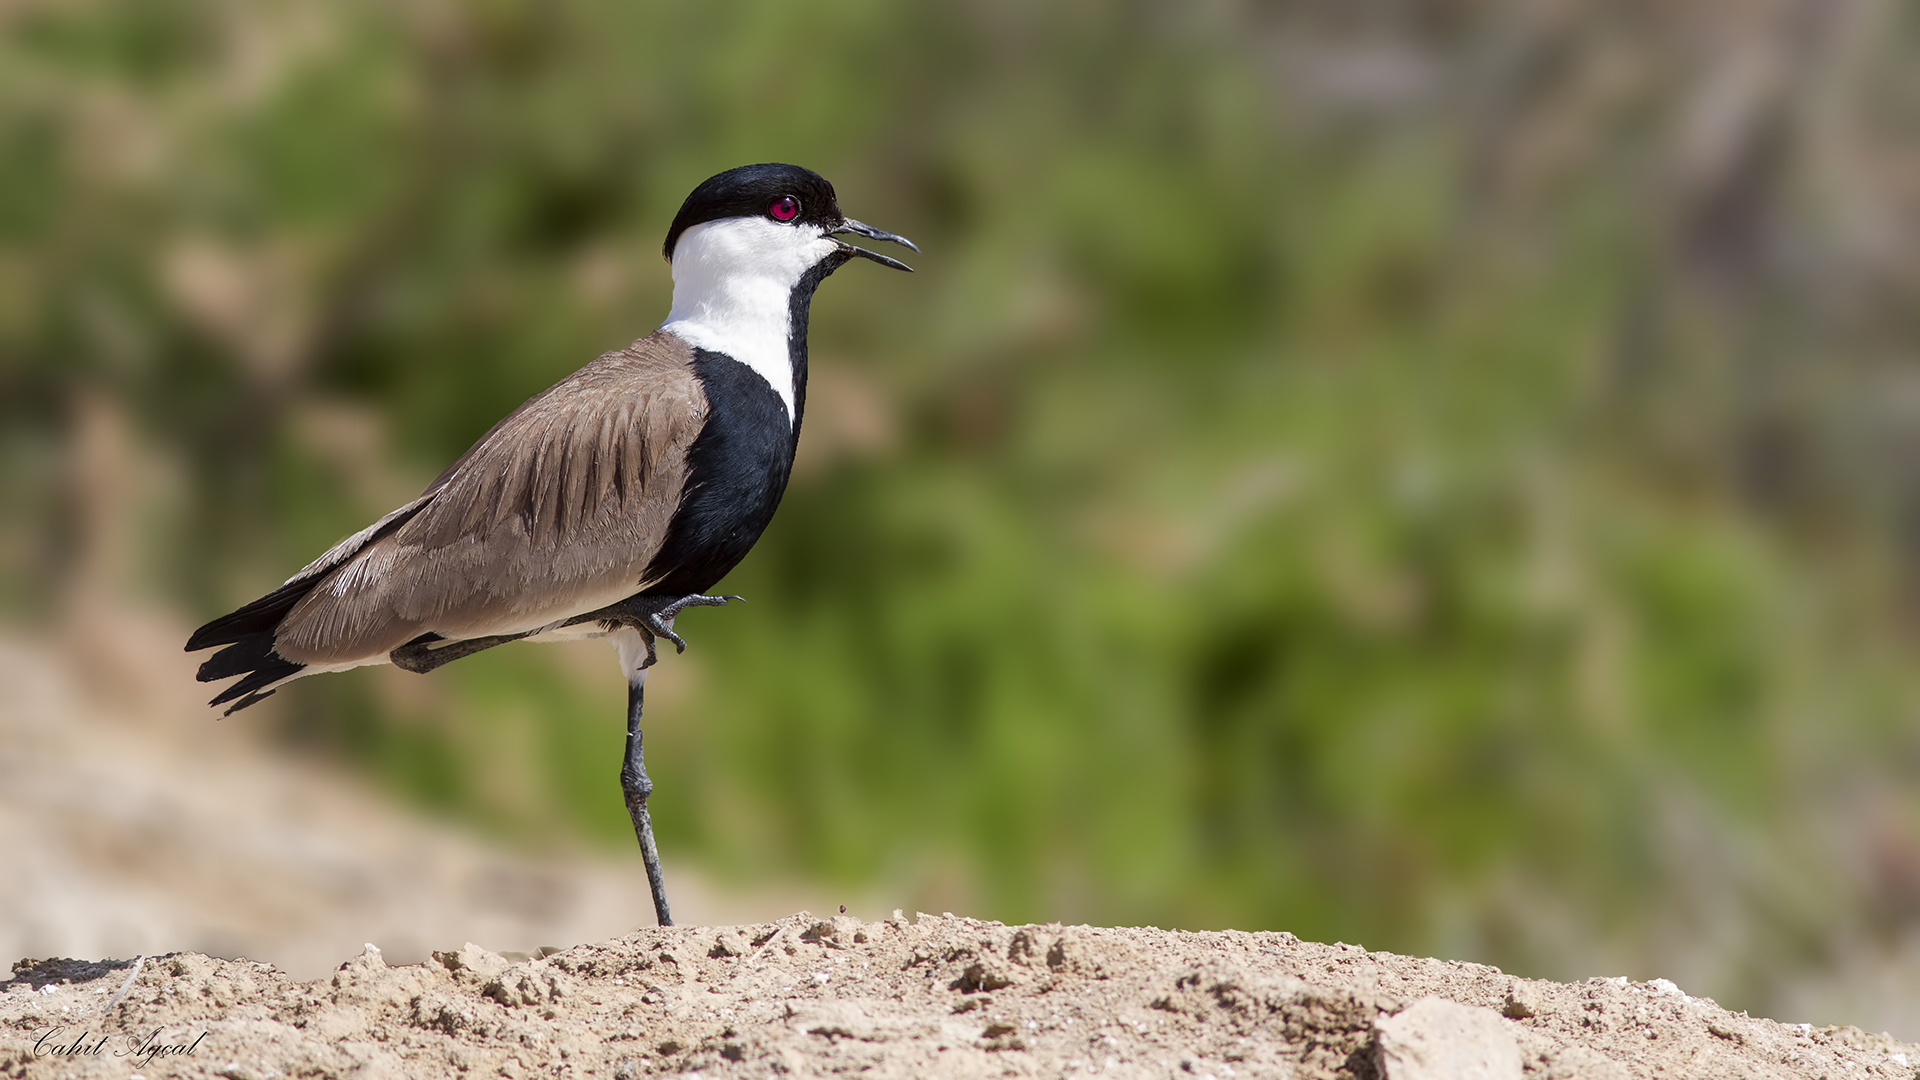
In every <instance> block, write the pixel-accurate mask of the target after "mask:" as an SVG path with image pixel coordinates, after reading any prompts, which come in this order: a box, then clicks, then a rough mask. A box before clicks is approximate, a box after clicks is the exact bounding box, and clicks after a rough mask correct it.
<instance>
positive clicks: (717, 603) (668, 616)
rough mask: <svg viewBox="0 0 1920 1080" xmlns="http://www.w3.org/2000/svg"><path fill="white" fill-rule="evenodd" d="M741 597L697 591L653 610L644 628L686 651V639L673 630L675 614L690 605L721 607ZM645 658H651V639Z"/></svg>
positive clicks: (676, 648)
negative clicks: (703, 594) (712, 594)
mask: <svg viewBox="0 0 1920 1080" xmlns="http://www.w3.org/2000/svg"><path fill="white" fill-rule="evenodd" d="M741 599H744V598H743V597H739V596H701V595H699V594H698V593H695V594H694V595H692V596H683V597H681V598H680V599H678V600H675V601H674V602H672V603H671V604H668V605H666V606H665V607H662V608H660V609H659V610H657V611H655V612H653V613H652V614H651V615H648V616H647V626H646V629H647V630H650V631H652V632H653V636H655V637H663V638H666V639H667V640H668V641H671V642H673V649H674V651H675V652H686V651H687V639H685V638H683V637H681V636H680V635H679V634H676V633H674V632H673V620H674V617H675V616H677V615H679V614H680V612H682V611H684V610H685V609H687V608H690V607H723V606H725V605H726V603H727V602H728V601H729V600H741ZM647 660H648V661H649V662H651V661H652V660H653V642H651V641H649V642H647Z"/></svg>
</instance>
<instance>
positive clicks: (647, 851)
mask: <svg viewBox="0 0 1920 1080" xmlns="http://www.w3.org/2000/svg"><path fill="white" fill-rule="evenodd" d="M642 633H645V632H644V631H642ZM652 662H653V639H652V637H651V635H649V636H648V637H647V664H651V663H652ZM646 686H647V671H646V667H645V666H644V665H643V666H641V667H640V668H639V670H637V671H635V672H633V673H632V675H631V676H630V681H629V682H628V683H627V757H626V761H625V762H623V763H622V764H621V766H620V790H621V791H622V792H623V793H624V794H625V795H626V798H627V816H628V817H630V818H632V819H633V835H634V836H635V837H636V838H638V839H639V841H640V857H641V859H643V860H644V861H645V862H646V864H647V885H648V887H649V888H651V889H652V890H653V913H654V915H655V916H656V917H657V918H658V919H659V920H660V925H661V926H672V925H673V913H672V912H670V911H668V910H667V885H666V882H665V880H663V879H662V878H661V876H660V852H659V850H658V849H657V848H655V847H654V845H653V818H652V817H651V816H649V815H648V813H647V797H648V796H650V795H652V794H653V781H652V780H650V779H648V778H647V762H646V755H645V751H644V750H643V749H642V747H641V734H640V702H641V699H642V697H643V696H644V693H645V690H646Z"/></svg>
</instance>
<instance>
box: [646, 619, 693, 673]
mask: <svg viewBox="0 0 1920 1080" xmlns="http://www.w3.org/2000/svg"><path fill="white" fill-rule="evenodd" d="M672 617H673V616H671V615H667V616H664V617H663V616H662V615H661V614H660V613H658V612H656V613H654V614H652V615H649V616H647V625H648V628H649V629H651V630H652V631H653V633H652V634H650V635H648V636H649V638H654V637H663V638H666V639H667V640H668V641H671V642H673V651H674V652H676V653H683V652H686V651H687V639H686V638H683V637H681V636H680V635H679V634H676V633H674V632H673V624H672V623H671V622H669V621H668V620H669V619H671V618H672ZM647 661H648V663H652V661H653V642H652V641H651V640H649V641H648V642H647Z"/></svg>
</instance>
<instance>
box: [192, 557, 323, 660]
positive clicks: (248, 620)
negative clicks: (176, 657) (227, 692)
mask: <svg viewBox="0 0 1920 1080" xmlns="http://www.w3.org/2000/svg"><path fill="white" fill-rule="evenodd" d="M319 583H320V581H319V576H318V575H315V576H314V577H310V578H305V579H299V580H294V581H289V582H287V583H286V584H285V585H282V586H280V587H279V588H277V589H275V590H273V591H272V592H270V593H268V594H267V595H265V596H263V597H261V598H260V599H258V600H255V601H254V602H252V603H250V604H248V605H246V606H245V607H243V608H241V609H240V610H238V611H235V612H231V613H229V614H226V615H222V616H220V617H219V618H217V619H215V620H213V621H212V622H210V623H208V624H207V625H205V626H203V627H201V628H200V629H198V630H195V631H194V632H193V636H192V637H190V638H188V639H187V651H188V652H199V651H200V650H201V649H211V648H213V647H214V646H215V645H232V644H234V643H236V642H238V641H240V640H241V639H243V638H246V637H249V636H251V635H254V634H267V635H272V633H273V631H274V628H275V627H277V626H279V625H280V620H281V619H284V618H286V617H287V612H289V611H292V610H293V606H294V605H295V604H298V603H299V602H300V600H301V598H302V597H304V596H306V595H307V594H308V593H310V592H312V591H313V587H314V586H315V585H317V584H319ZM203 670H204V669H203ZM230 674H231V673H230ZM215 677H216V678H218V677H219V676H215ZM200 678H201V681H202V682H204V681H206V679H207V676H206V675H204V674H203V675H201V676H200Z"/></svg>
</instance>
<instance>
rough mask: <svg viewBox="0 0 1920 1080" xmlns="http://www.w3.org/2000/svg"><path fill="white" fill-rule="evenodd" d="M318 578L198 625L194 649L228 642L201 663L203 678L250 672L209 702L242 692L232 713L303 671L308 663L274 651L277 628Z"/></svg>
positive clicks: (189, 643)
mask: <svg viewBox="0 0 1920 1080" xmlns="http://www.w3.org/2000/svg"><path fill="white" fill-rule="evenodd" d="M315 584H317V581H316V580H315V579H312V578H309V579H307V580H305V581H299V582H294V583H291V584H287V585H282V586H280V587H279V588H278V589H275V590H273V591H272V592H270V593H268V594H267V595H265V596H263V597H261V598H260V599H258V600H255V601H254V602H253V603H251V604H248V605H247V606H245V607H243V608H241V609H240V610H238V611H236V612H233V613H232V614H230V615H222V616H221V617H220V618H218V619H215V620H213V621H212V622H210V623H208V624H207V625H205V626H203V627H201V628H200V629H198V630H196V631H194V633H193V636H192V637H191V638H188V639H187V651H188V652H193V651H195V650H198V649H209V648H212V647H213V646H215V645H225V646H226V648H224V649H221V650H220V651H219V652H217V653H214V654H213V655H212V656H210V657H208V658H207V659H206V661H205V662H204V663H202V664H201V665H200V670H199V672H198V673H197V674H196V676H195V677H196V678H198V679H199V680H200V681H201V682H216V681H218V680H220V679H230V678H232V677H233V676H235V675H243V676H245V678H243V679H241V680H240V681H239V682H236V683H234V684H233V685H232V686H229V687H227V688H226V689H224V690H222V691H220V695H219V696H218V697H216V698H214V699H213V700H212V701H210V702H208V703H207V704H209V705H224V704H226V703H227V702H229V701H234V700H235V699H236V698H238V699H239V700H238V701H237V702H235V704H234V705H233V706H232V707H231V708H229V709H228V710H227V711H226V715H228V716H232V715H233V714H234V713H236V712H238V711H240V710H241V709H244V708H246V707H247V706H249V705H252V704H254V703H256V702H258V701H260V700H261V699H262V698H265V697H266V696H268V695H269V694H272V693H273V691H272V690H270V689H266V688H267V687H269V686H271V685H272V684H274V683H277V682H279V681H280V680H282V679H285V678H288V677H289V676H292V675H297V674H299V672H300V670H301V669H302V668H304V667H305V666H306V665H305V664H296V663H294V662H293V661H291V660H288V659H287V658H285V657H283V656H281V655H280V654H279V653H277V652H274V651H273V632H274V630H275V628H277V627H278V626H279V625H280V620H281V619H284V618H286V616H287V612H289V611H292V610H293V606H294V605H295V604H297V603H299V602H300V598H301V597H303V596H305V595H307V593H308V592H310V591H312V589H313V587H314V585H315Z"/></svg>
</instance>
